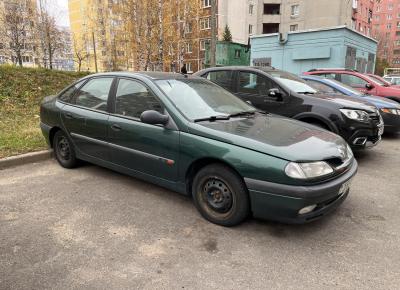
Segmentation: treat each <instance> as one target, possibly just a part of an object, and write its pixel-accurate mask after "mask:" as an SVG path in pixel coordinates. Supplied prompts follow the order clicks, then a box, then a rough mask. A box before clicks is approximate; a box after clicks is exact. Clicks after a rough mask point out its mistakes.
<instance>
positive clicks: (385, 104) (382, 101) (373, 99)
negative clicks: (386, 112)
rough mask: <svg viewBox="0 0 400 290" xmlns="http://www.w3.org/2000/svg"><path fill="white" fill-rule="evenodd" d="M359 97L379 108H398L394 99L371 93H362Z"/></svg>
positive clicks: (399, 105) (398, 105)
mask: <svg viewBox="0 0 400 290" xmlns="http://www.w3.org/2000/svg"><path fill="white" fill-rule="evenodd" d="M360 98H363V100H366V101H368V102H370V103H371V104H374V105H375V106H376V107H378V108H379V109H381V108H388V109H400V104H399V103H398V102H396V101H393V100H390V99H386V98H384V97H377V96H372V95H364V96H362V97H360Z"/></svg>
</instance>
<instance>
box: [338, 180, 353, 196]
mask: <svg viewBox="0 0 400 290" xmlns="http://www.w3.org/2000/svg"><path fill="white" fill-rule="evenodd" d="M350 185H351V180H348V181H346V182H345V183H343V184H342V186H341V187H340V190H339V195H343V194H345V193H346V192H347V191H348V190H349V188H350Z"/></svg>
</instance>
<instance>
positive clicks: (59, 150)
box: [40, 72, 357, 226]
mask: <svg viewBox="0 0 400 290" xmlns="http://www.w3.org/2000/svg"><path fill="white" fill-rule="evenodd" d="M40 117H41V129H42V131H43V134H44V136H45V138H46V140H47V142H48V144H49V145H50V146H51V147H52V148H54V152H55V157H56V159H57V160H58V162H59V163H60V165H61V166H63V167H65V168H73V167H75V166H76V165H77V164H78V163H79V160H85V161H88V162H91V163H94V164H97V165H100V166H104V167H107V168H110V169H113V170H116V171H119V172H122V173H125V174H128V175H131V176H134V177H137V178H141V179H144V180H146V181H149V182H153V183H155V184H158V185H160V186H163V187H165V188H168V189H170V190H173V191H176V192H180V193H183V194H187V195H190V196H191V197H192V198H193V200H194V204H195V206H196V207H197V209H198V210H199V212H200V213H201V214H202V215H203V217H204V218H206V219H207V220H209V221H211V222H213V223H216V224H219V225H223V226H234V225H237V224H239V223H241V222H242V221H243V220H244V219H246V217H248V216H249V215H250V214H253V216H255V217H257V218H262V219H270V220H277V221H281V222H286V223H304V222H308V221H312V220H315V219H318V218H320V217H322V216H324V215H325V214H327V213H329V212H331V211H333V210H334V209H335V208H337V207H338V206H339V205H340V204H341V203H342V202H343V201H344V200H345V199H346V197H347V195H348V193H349V186H350V183H351V180H352V178H353V177H354V175H355V174H356V172H357V162H356V160H355V159H354V157H353V153H352V151H351V149H350V148H349V146H348V145H347V144H346V142H345V141H344V140H343V139H342V138H341V137H339V136H337V135H335V134H333V133H330V132H328V131H325V130H323V129H320V128H318V127H315V126H312V125H308V124H306V123H302V122H299V121H295V120H292V119H287V118H284V117H280V116H275V115H271V114H267V113H264V112H259V111H257V110H256V109H255V108H254V107H252V106H251V105H249V104H248V103H246V102H244V101H242V100H240V99H239V98H237V97H235V96H234V95H232V94H231V93H229V92H228V91H226V90H224V89H222V88H221V87H219V86H217V85H215V84H213V83H212V82H210V81H208V80H206V79H203V78H200V77H188V76H184V75H180V74H173V73H155V72H143V73H104V74H95V75H91V76H88V77H85V78H83V79H81V80H79V81H77V82H76V83H74V84H72V85H71V86H69V87H68V88H66V89H65V90H63V91H62V92H61V93H59V94H58V95H57V96H51V97H47V98H45V100H44V101H43V103H42V105H41V113H40ZM93 198H95V196H94V197H93Z"/></svg>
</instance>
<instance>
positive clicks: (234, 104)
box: [156, 79, 256, 120]
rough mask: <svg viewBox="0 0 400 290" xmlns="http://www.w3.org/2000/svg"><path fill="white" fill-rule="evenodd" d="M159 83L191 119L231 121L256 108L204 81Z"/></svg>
mask: <svg viewBox="0 0 400 290" xmlns="http://www.w3.org/2000/svg"><path fill="white" fill-rule="evenodd" d="M156 84H157V85H158V86H159V87H160V88H161V90H162V91H163V92H164V93H165V94H166V95H167V97H168V98H169V99H170V100H171V101H172V103H173V104H174V105H175V107H176V108H177V109H178V110H179V111H180V112H181V113H182V114H183V115H185V117H187V118H188V119H191V120H200V119H208V118H210V119H212V118H214V119H217V118H219V117H221V118H224V117H225V118H229V117H230V116H232V115H238V114H241V113H254V112H255V111H256V109H255V108H254V107H252V106H250V105H249V104H247V103H246V102H244V101H242V100H241V99H239V98H237V97H236V96H234V95H232V94H231V93H229V92H228V91H226V90H224V89H223V88H221V87H219V86H217V85H215V84H213V83H211V82H209V81H207V80H202V79H173V80H158V81H156Z"/></svg>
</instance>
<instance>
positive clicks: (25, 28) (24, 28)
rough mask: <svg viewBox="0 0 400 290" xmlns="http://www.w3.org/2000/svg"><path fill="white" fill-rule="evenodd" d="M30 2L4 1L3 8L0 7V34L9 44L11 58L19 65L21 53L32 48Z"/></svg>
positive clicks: (32, 23) (21, 63)
mask: <svg viewBox="0 0 400 290" xmlns="http://www.w3.org/2000/svg"><path fill="white" fill-rule="evenodd" d="M30 4H31V2H30V1H27V0H13V1H8V2H4V9H0V23H3V25H2V26H0V36H1V39H4V40H5V42H7V43H8V44H9V46H10V47H9V48H10V51H11V54H12V55H11V58H12V59H14V60H16V61H15V62H17V63H18V64H19V65H20V66H21V67H22V65H23V59H22V57H23V54H24V53H25V52H26V51H27V50H32V48H33V45H32V42H31V32H32V29H33V26H34V22H33V21H32V19H33V15H34V11H33V8H32V7H31V5H30Z"/></svg>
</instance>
